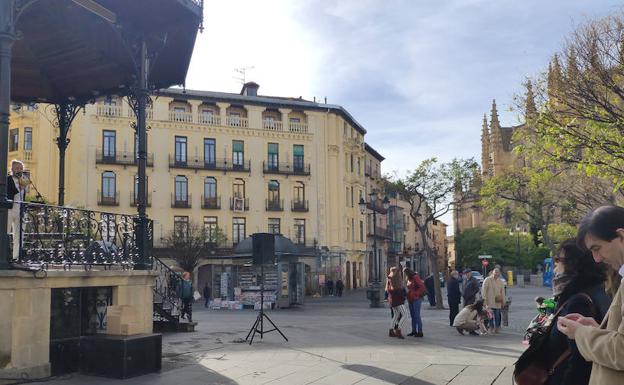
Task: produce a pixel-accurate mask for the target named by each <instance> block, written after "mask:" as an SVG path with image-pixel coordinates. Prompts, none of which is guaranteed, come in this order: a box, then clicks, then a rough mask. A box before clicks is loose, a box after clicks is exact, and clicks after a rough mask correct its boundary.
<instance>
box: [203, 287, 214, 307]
mask: <svg viewBox="0 0 624 385" xmlns="http://www.w3.org/2000/svg"><path fill="white" fill-rule="evenodd" d="M203 294H204V307H208V305H209V304H210V297H211V294H212V290H211V289H210V286H208V282H206V286H204V293H203Z"/></svg>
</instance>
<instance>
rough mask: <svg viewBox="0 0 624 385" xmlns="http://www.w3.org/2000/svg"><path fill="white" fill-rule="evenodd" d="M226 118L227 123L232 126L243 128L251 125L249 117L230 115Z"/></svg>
mask: <svg viewBox="0 0 624 385" xmlns="http://www.w3.org/2000/svg"><path fill="white" fill-rule="evenodd" d="M225 119H226V124H227V125H228V126H230V127H242V128H248V127H249V119H247V118H241V117H238V116H228V117H226V118H225Z"/></svg>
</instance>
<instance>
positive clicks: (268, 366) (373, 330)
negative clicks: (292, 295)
mask: <svg viewBox="0 0 624 385" xmlns="http://www.w3.org/2000/svg"><path fill="white" fill-rule="evenodd" d="M508 295H509V296H511V297H512V305H511V312H510V325H509V327H507V328H505V329H504V330H503V333H501V334H499V335H485V336H480V337H473V336H460V335H459V334H458V333H457V332H456V331H455V330H454V329H453V328H451V327H449V325H448V310H434V309H430V308H429V306H428V304H427V305H423V311H422V315H423V322H424V332H425V337H424V338H413V337H406V339H405V340H398V339H396V338H389V337H388V336H387V333H388V328H389V323H390V318H389V311H388V309H371V308H369V307H368V303H367V302H366V299H365V292H364V291H361V290H360V291H356V292H351V293H347V294H346V295H345V296H344V297H342V298H337V297H328V298H321V299H307V302H306V305H305V306H300V307H297V308H293V309H286V310H279V311H271V312H268V313H267V314H268V315H269V316H270V317H271V319H272V320H273V321H274V322H275V323H276V324H277V325H278V326H279V327H280V329H281V330H282V331H283V332H284V333H285V334H286V336H287V337H288V339H289V341H288V342H285V341H284V340H283V339H282V338H281V337H280V335H279V334H277V333H275V332H273V333H269V334H267V335H265V336H264V339H262V340H261V339H259V338H256V340H255V341H254V343H253V345H251V346H250V345H248V344H247V343H244V342H242V340H243V339H244V338H245V336H246V335H247V332H248V330H249V328H250V327H251V325H252V323H253V321H254V320H255V317H256V313H255V312H253V311H212V310H206V309H204V308H202V307H200V306H197V307H196V310H195V313H194V316H195V318H196V320H197V321H198V322H199V325H198V330H197V332H195V333H185V334H182V333H178V334H168V335H165V336H164V339H163V370H162V371H161V372H160V373H156V374H150V375H146V376H142V377H136V378H133V379H129V380H125V381H123V382H121V381H119V380H109V379H103V378H94V377H87V376H82V375H71V376H67V377H64V378H60V379H56V380H54V381H48V382H47V384H59V385H62V384H65V385H70V384H71V385H73V384H87V383H88V384H116V383H123V384H132V385H134V384H150V385H156V384H183V385H194V384H215V385H216V384H224V385H225V384H227V385H237V384H238V385H248V384H270V385H280V384H284V385H299V384H301V385H303V384H327V385H348V384H358V385H368V384H405V385H432V384H435V385H438V384H440V385H461V384H465V385H481V384H484V385H485V384H488V385H492V384H494V385H501V384H510V383H511V366H512V365H513V363H514V361H515V360H516V358H517V357H518V355H519V354H520V353H521V352H522V350H523V349H524V346H523V345H522V344H521V338H522V334H523V331H524V328H525V327H526V325H527V324H528V322H529V320H530V319H531V318H533V316H534V315H535V306H534V304H533V298H534V297H535V296H537V295H548V289H546V288H510V289H509V292H508ZM408 324H409V322H406V324H405V325H404V330H405V331H406V332H409V326H408Z"/></svg>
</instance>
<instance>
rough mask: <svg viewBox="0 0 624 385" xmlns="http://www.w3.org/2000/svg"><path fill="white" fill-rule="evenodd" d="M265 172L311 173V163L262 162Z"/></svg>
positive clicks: (286, 173)
mask: <svg viewBox="0 0 624 385" xmlns="http://www.w3.org/2000/svg"><path fill="white" fill-rule="evenodd" d="M262 172H263V173H264V174H281V175H310V163H307V164H303V163H268V162H262Z"/></svg>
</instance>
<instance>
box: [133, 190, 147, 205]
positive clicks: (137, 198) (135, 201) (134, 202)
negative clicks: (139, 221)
mask: <svg viewBox="0 0 624 385" xmlns="http://www.w3.org/2000/svg"><path fill="white" fill-rule="evenodd" d="M138 204H139V196H138V194H135V193H134V192H132V191H131V192H130V206H132V207H136V206H138ZM147 207H152V193H151V192H148V193H147Z"/></svg>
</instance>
